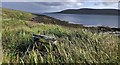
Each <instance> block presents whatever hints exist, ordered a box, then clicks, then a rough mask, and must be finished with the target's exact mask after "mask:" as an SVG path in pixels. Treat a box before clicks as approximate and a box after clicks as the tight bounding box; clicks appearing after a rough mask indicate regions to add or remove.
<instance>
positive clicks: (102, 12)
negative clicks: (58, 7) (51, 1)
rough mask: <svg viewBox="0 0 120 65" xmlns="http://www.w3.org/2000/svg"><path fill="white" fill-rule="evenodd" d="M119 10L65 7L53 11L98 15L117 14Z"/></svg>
mask: <svg viewBox="0 0 120 65" xmlns="http://www.w3.org/2000/svg"><path fill="white" fill-rule="evenodd" d="M118 12H120V10H117V9H88V8H83V9H67V10H63V11H60V12H54V13H64V14H96V15H97V14H98V15H118Z"/></svg>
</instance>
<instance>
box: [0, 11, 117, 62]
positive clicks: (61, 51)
mask: <svg viewBox="0 0 120 65" xmlns="http://www.w3.org/2000/svg"><path fill="white" fill-rule="evenodd" d="M2 12H3V14H2V17H3V19H2V21H0V22H2V45H3V53H4V56H3V61H2V62H3V63H22V64H25V63H33V64H37V63H55V64H60V63H86V64H90V63H117V62H118V60H119V57H118V54H117V52H118V43H119V42H118V36H115V35H112V34H98V33H92V32H91V31H89V30H87V29H85V28H81V27H78V28H75V27H73V28H72V27H71V28H70V27H65V26H62V25H56V24H50V23H48V24H45V23H36V22H35V21H31V18H34V17H36V16H38V15H35V14H32V13H29V12H22V11H17V10H11V9H3V10H2ZM40 18H42V15H41V16H40ZM43 18H44V17H43ZM38 20H39V19H38ZM41 21H42V20H39V22H41ZM51 22H52V21H51ZM33 33H34V34H43V35H48V36H54V37H56V38H57V45H56V49H55V50H54V51H52V50H51V48H52V47H51V45H48V47H46V46H45V49H46V50H47V51H46V53H43V51H39V50H35V49H32V50H31V51H29V53H28V54H27V55H26V56H25V57H24V58H23V56H24V55H25V51H26V50H27V48H28V46H29V44H34V42H33V38H32V35H33ZM49 44H50V43H49Z"/></svg>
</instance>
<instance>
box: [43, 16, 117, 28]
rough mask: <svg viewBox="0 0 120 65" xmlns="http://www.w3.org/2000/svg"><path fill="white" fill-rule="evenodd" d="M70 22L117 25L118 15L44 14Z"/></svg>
mask: <svg viewBox="0 0 120 65" xmlns="http://www.w3.org/2000/svg"><path fill="white" fill-rule="evenodd" d="M44 15H47V16H51V17H54V18H57V19H60V20H65V21H69V22H70V23H77V24H83V25H85V26H109V27H118V16H113V15H85V14H44Z"/></svg>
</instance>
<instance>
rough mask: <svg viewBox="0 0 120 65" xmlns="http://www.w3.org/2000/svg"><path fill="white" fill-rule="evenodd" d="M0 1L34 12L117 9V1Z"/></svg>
mask: <svg viewBox="0 0 120 65" xmlns="http://www.w3.org/2000/svg"><path fill="white" fill-rule="evenodd" d="M72 1H73V0H71V2H2V7H3V8H12V9H17V10H23V11H28V12H34V13H45V12H56V11H61V10H65V9H80V8H94V9H103V8H104V9H118V2H97V1H96V2H90V1H81V2H77V0H74V1H76V2H72Z"/></svg>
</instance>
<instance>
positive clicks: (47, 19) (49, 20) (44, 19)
mask: <svg viewBox="0 0 120 65" xmlns="http://www.w3.org/2000/svg"><path fill="white" fill-rule="evenodd" d="M34 15H37V16H36V17H34V18H32V19H30V21H33V22H37V23H44V24H55V25H61V26H65V27H73V28H85V29H88V30H91V31H92V32H120V28H117V27H109V26H100V25H99V26H89V25H88V26H86V25H83V24H76V23H71V22H69V21H63V20H60V19H56V18H53V17H51V16H47V15H44V14H34Z"/></svg>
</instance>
